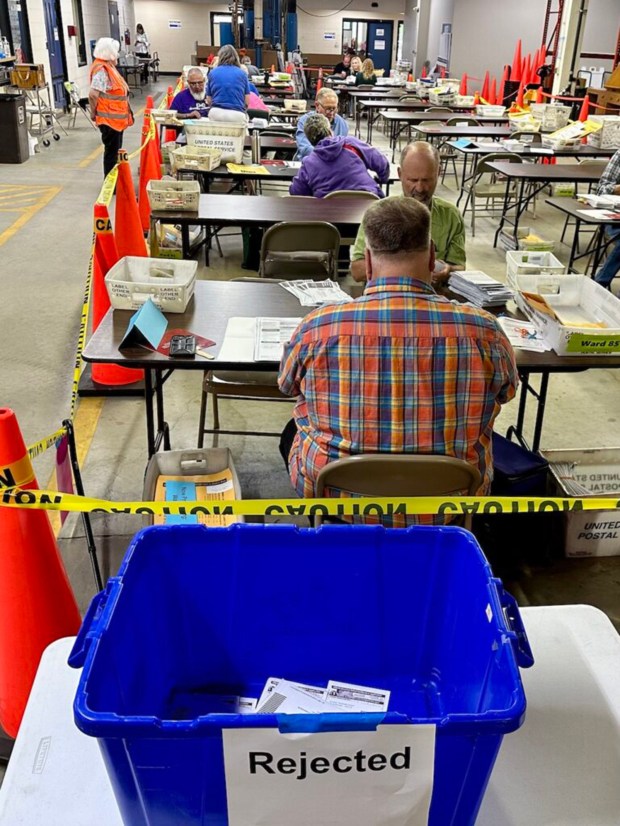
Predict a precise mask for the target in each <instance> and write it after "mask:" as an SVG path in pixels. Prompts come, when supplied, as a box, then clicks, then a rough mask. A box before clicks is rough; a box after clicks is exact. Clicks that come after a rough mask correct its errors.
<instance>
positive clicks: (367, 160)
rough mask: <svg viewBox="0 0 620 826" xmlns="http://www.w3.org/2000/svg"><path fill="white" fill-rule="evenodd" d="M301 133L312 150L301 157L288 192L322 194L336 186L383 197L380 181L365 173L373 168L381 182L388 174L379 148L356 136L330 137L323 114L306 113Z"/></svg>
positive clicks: (385, 162) (386, 162)
mask: <svg viewBox="0 0 620 826" xmlns="http://www.w3.org/2000/svg"><path fill="white" fill-rule="evenodd" d="M304 133H305V135H306V137H307V138H308V140H309V141H310V143H311V144H312V146H313V147H314V152H311V153H310V155H307V156H306V157H305V158H304V160H303V161H302V164H301V169H300V170H299V172H298V173H297V175H296V176H295V178H294V179H293V183H292V184H291V187H290V189H289V192H290V193H291V195H314V196H315V198H324V197H325V196H326V195H327V194H328V193H330V192H335V191H336V190H337V189H356V190H361V191H366V192H373V193H374V194H375V195H378V197H379V198H383V191H382V189H381V187H380V186H379V183H377V181H376V180H375V179H374V178H371V177H370V175H369V174H368V172H369V171H371V172H374V173H375V174H376V176H377V178H378V179H379V182H380V183H382V184H384V183H387V180H388V178H389V177H390V164H389V162H388V160H387V158H386V157H385V155H382V154H381V152H379V150H378V149H374V147H372V146H368V144H367V143H364V142H363V141H360V140H357V138H351V137H348V136H347V137H343V138H335V137H333V136H332V130H331V128H330V125H329V121H328V120H327V118H326V117H325V116H324V115H318V114H311V115H309V116H308V117H307V118H306V121H305V123H304Z"/></svg>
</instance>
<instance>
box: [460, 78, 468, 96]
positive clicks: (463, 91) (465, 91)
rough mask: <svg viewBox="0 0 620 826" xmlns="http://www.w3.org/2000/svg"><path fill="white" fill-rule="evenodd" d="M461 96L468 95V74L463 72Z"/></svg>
mask: <svg viewBox="0 0 620 826" xmlns="http://www.w3.org/2000/svg"><path fill="white" fill-rule="evenodd" d="M459 95H463V96H465V95H467V73H466V72H463V74H462V75H461V85H460V86H459Z"/></svg>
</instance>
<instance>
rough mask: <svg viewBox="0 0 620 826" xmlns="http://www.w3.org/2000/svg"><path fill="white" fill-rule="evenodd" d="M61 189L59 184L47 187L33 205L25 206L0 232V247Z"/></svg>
mask: <svg viewBox="0 0 620 826" xmlns="http://www.w3.org/2000/svg"><path fill="white" fill-rule="evenodd" d="M61 189H62V187H61V186H49V187H47V190H48V191H47V193H45V194H43V195H41V197H40V198H39V200H38V201H37V203H36V204H34V206H31V207H27V208H26V209H25V210H24V212H23V213H22V215H20V216H19V218H17V219H16V220H15V221H13V223H12V224H11V226H10V227H7V228H6V229H5V230H4V231H3V232H0V247H1V246H2V245H3V244H5V243H6V242H7V241H8V240H9V238H12V237H13V236H14V235H15V233H16V232H17V231H18V230H20V229H21V228H22V227H23V226H24V224H27V223H28V221H29V220H30V219H31V218H33V217H34V216H35V215H36V214H37V212H39V210H40V209H43V207H44V206H46V205H47V204H49V202H50V201H51V200H52V198H55V197H56V195H58V193H59V192H60V190H61Z"/></svg>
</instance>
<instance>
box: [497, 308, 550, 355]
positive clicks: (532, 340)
mask: <svg viewBox="0 0 620 826" xmlns="http://www.w3.org/2000/svg"><path fill="white" fill-rule="evenodd" d="M498 321H499V324H500V327H501V328H502V330H503V331H504V333H506V337H507V339H508V341H509V342H510V343H511V344H512V346H513V347H518V348H519V349H520V350H531V351H533V352H535V353H544V352H545V350H550V349H551V347H549V345H548V344H546V343H545V341H544V340H543V337H542V333H541V332H540V330H537V329H536V327H535V326H534V325H533V324H532V323H531V322H530V321H519V320H518V319H516V318H510V317H509V316H500V318H498Z"/></svg>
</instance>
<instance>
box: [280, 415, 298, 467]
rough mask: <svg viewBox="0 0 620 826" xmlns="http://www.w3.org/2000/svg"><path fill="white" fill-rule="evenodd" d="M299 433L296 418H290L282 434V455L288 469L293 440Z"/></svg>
mask: <svg viewBox="0 0 620 826" xmlns="http://www.w3.org/2000/svg"><path fill="white" fill-rule="evenodd" d="M296 435H297V425H296V424H295V419H290V420H289V421H288V422H287V423H286V425H285V426H284V430H283V431H282V433H281V434H280V455H281V456H282V458H283V459H284V467H285V468H286V469H287V470H288V455H289V453H290V452H291V448H292V447H293V440H294V438H295V436H296Z"/></svg>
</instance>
